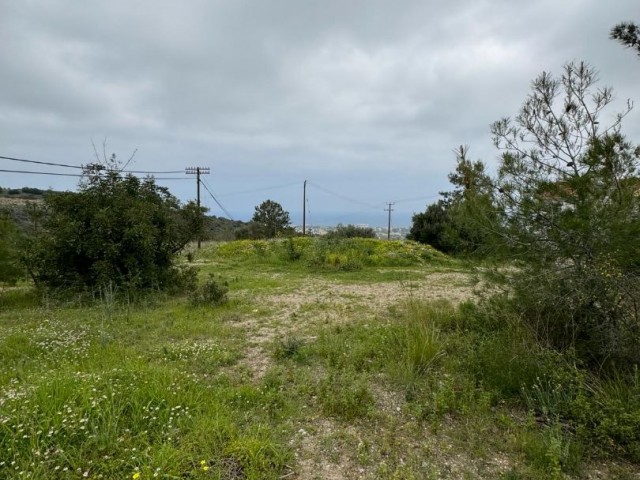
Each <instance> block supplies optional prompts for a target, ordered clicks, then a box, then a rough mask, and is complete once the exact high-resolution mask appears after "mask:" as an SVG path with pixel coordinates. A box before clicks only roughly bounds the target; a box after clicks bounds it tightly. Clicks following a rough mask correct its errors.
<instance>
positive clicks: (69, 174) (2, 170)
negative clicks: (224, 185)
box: [0, 169, 190, 180]
mask: <svg viewBox="0 0 640 480" xmlns="http://www.w3.org/2000/svg"><path fill="white" fill-rule="evenodd" d="M0 172H7V173H25V174H30V175H54V176H56V177H76V178H81V177H86V176H87V175H84V174H79V173H58V172H34V171H32V170H9V169H0ZM153 179H154V180H190V179H189V178H185V177H153Z"/></svg>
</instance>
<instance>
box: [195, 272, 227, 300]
mask: <svg viewBox="0 0 640 480" xmlns="http://www.w3.org/2000/svg"><path fill="white" fill-rule="evenodd" d="M228 291H229V284H228V283H227V282H226V281H223V280H221V279H216V277H215V276H214V275H212V274H209V278H207V280H206V281H205V283H204V285H201V286H200V287H198V288H197V289H195V290H194V291H193V293H192V294H191V302H192V303H193V304H194V305H205V306H216V305H222V304H223V303H226V302H227V300H228V298H227V292H228Z"/></svg>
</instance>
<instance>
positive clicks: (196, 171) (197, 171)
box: [184, 167, 211, 249]
mask: <svg viewBox="0 0 640 480" xmlns="http://www.w3.org/2000/svg"><path fill="white" fill-rule="evenodd" d="M184 173H186V174H187V175H195V176H196V192H197V195H198V197H197V198H198V215H200V216H202V210H200V175H209V173H211V170H210V169H209V167H186V168H185V171H184ZM201 235H202V233H201V232H198V249H200V244H201V241H202V239H201V238H200V237H201Z"/></svg>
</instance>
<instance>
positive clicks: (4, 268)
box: [0, 211, 24, 284]
mask: <svg viewBox="0 0 640 480" xmlns="http://www.w3.org/2000/svg"><path fill="white" fill-rule="evenodd" d="M20 242H21V236H20V232H19V231H18V228H17V227H16V225H15V223H14V221H13V219H12V218H11V217H10V216H9V214H8V213H7V212H4V211H0V283H8V284H15V282H16V281H17V280H19V279H20V278H21V277H22V276H23V275H24V269H23V268H22V265H21V264H20V261H19V260H20V249H19V248H20Z"/></svg>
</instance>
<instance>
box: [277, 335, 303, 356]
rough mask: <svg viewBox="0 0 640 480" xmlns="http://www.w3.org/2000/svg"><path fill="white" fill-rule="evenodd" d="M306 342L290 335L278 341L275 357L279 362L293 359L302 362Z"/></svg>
mask: <svg viewBox="0 0 640 480" xmlns="http://www.w3.org/2000/svg"><path fill="white" fill-rule="evenodd" d="M304 345H305V342H304V340H302V339H301V338H299V337H297V336H293V335H289V336H287V337H285V338H281V339H279V340H278V341H277V343H276V345H275V349H274V357H275V358H277V359H279V360H284V359H287V358H291V359H294V360H302V359H303V358H304V353H303V347H304Z"/></svg>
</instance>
